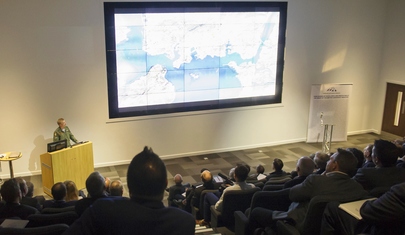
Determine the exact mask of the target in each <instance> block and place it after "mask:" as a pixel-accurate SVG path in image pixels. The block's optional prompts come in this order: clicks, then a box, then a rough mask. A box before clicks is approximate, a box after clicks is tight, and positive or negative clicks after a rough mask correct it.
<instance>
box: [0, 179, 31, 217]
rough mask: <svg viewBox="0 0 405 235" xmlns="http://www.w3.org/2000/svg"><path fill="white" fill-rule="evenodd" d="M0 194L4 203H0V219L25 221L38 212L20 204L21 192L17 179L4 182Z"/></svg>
mask: <svg viewBox="0 0 405 235" xmlns="http://www.w3.org/2000/svg"><path fill="white" fill-rule="evenodd" d="M0 194H1V197H2V198H3V200H4V201H5V203H0V219H5V218H13V217H14V218H15V217H18V218H20V219H27V217H28V216H30V215H32V214H38V213H39V211H38V210H37V209H36V208H34V207H31V206H27V205H23V204H20V200H21V190H20V185H19V183H18V181H17V179H15V178H12V179H9V180H6V181H5V182H4V183H3V185H2V186H1V188H0Z"/></svg>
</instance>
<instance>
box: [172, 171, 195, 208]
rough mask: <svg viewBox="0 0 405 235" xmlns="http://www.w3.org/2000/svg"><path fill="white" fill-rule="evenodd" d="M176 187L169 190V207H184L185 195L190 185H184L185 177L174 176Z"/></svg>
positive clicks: (173, 186)
mask: <svg viewBox="0 0 405 235" xmlns="http://www.w3.org/2000/svg"><path fill="white" fill-rule="evenodd" d="M174 183H175V184H174V185H172V186H171V187H170V188H169V196H168V197H167V201H168V205H169V206H174V207H183V203H182V202H183V200H184V199H185V198H186V197H185V196H184V195H183V193H185V192H186V190H187V189H188V188H189V187H190V184H183V177H182V176H181V175H180V174H176V175H175V176H174Z"/></svg>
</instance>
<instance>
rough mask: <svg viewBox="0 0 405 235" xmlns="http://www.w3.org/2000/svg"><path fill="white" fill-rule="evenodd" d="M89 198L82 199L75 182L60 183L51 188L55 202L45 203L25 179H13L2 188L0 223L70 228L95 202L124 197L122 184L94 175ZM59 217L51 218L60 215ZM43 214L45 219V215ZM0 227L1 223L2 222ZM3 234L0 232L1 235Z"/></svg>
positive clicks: (89, 181) (90, 180)
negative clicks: (19, 222)
mask: <svg viewBox="0 0 405 235" xmlns="http://www.w3.org/2000/svg"><path fill="white" fill-rule="evenodd" d="M86 187H87V190H88V193H89V195H88V196H89V197H86V195H83V196H84V198H83V197H81V196H79V192H78V190H77V188H76V185H75V183H74V182H73V181H65V182H63V183H62V182H58V183H56V184H54V185H53V186H52V189H51V194H52V196H53V199H51V200H45V197H43V196H36V197H33V184H32V183H31V182H26V181H25V180H24V179H23V178H21V177H18V178H12V179H9V180H7V181H5V182H4V184H3V185H2V186H1V189H0V194H1V196H2V199H3V200H2V202H1V204H0V221H4V220H5V219H8V218H12V219H14V220H15V219H22V220H28V221H29V223H28V224H27V225H26V226H27V227H37V226H42V225H51V224H54V223H66V224H67V225H70V224H71V223H73V222H74V221H75V220H76V219H77V218H78V217H79V215H81V214H82V213H83V212H84V211H85V210H86V209H87V208H88V207H89V206H90V205H91V204H92V203H93V202H94V201H95V200H96V199H98V198H102V197H106V196H108V195H109V196H122V195H123V192H124V191H123V185H122V183H121V181H119V180H114V181H112V182H110V181H109V179H108V178H104V177H102V176H101V174H100V173H99V172H93V173H92V174H90V176H89V177H88V178H87V180H86ZM38 199H40V200H38ZM59 212H60V214H57V215H50V214H53V213H59ZM41 214H43V215H44V216H42V215H41ZM0 224H1V222H0ZM0 234H1V233H0Z"/></svg>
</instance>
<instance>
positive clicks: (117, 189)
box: [110, 180, 124, 197]
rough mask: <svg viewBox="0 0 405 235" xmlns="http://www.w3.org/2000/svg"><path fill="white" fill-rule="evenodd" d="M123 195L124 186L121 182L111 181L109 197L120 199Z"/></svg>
mask: <svg viewBox="0 0 405 235" xmlns="http://www.w3.org/2000/svg"><path fill="white" fill-rule="evenodd" d="M123 194H124V185H122V182H121V180H113V181H112V182H111V184H110V196H116V197H122V195H123Z"/></svg>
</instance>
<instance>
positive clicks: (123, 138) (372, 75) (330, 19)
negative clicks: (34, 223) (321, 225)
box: [0, 0, 405, 177]
mask: <svg viewBox="0 0 405 235" xmlns="http://www.w3.org/2000/svg"><path fill="white" fill-rule="evenodd" d="M288 2H289V6H288V19H287V46H286V57H285V70H284V87H283V97H282V105H275V106H264V107H256V108H242V109H229V110H224V112H212V113H208V114H203V113H202V114H201V113H193V114H190V115H185V116H173V117H166V118H151V119H143V120H135V121H126V122H115V123H110V122H108V104H107V79H106V66H105V52H104V50H105V46H104V26H103V23H104V21H103V20H104V19H103V1H101V0H86V1H82V0H70V1H62V0H38V1H24V0H2V1H1V2H0V35H1V36H0V92H1V93H0V97H1V98H0V153H1V152H6V151H21V152H22V153H23V158H21V159H19V160H17V161H15V162H14V171H15V173H16V175H30V174H40V159H39V155H40V154H41V153H44V152H45V151H46V143H48V142H51V138H52V133H53V131H54V129H55V128H56V127H57V125H56V120H57V119H58V118H59V117H64V118H65V119H66V121H67V123H68V126H69V127H70V128H71V130H72V131H73V133H74V134H75V135H76V137H77V138H78V139H79V140H91V141H93V147H94V161H95V166H96V167H99V166H105V165H112V164H120V163H127V162H129V161H130V159H132V157H133V156H134V155H135V154H136V153H137V152H139V151H140V150H141V149H142V148H143V146H144V145H149V146H152V147H153V149H154V150H155V152H156V153H158V154H159V155H161V156H162V157H163V158H170V157H179V156H187V155H190V154H197V153H208V152H214V151H227V150H232V149H242V148H249V147H258V146H264V145H274V144H280V143H291V142H297V141H304V140H305V137H306V132H307V122H308V110H309V98H310V97H309V96H310V88H311V84H316V83H353V84H354V86H353V95H352V99H351V101H350V108H349V126H348V131H349V133H361V132H368V131H377V132H378V131H379V130H380V126H381V120H379V117H375V116H374V115H373V114H374V111H371V107H370V106H371V105H372V102H370V101H371V100H373V99H374V96H375V92H374V91H373V89H370V88H379V86H380V85H381V84H380V83H381V82H379V78H380V77H379V75H380V71H381V67H380V64H381V59H380V58H381V55H382V53H383V41H384V32H385V31H384V27H385V26H386V24H385V19H386V16H385V13H386V10H387V7H388V4H387V3H386V1H383V0H356V1H353V0H342V1H325V0H291V1H288ZM400 2H401V1H400V0H398V1H396V4H400ZM394 4H395V3H392V4H389V7H391V8H396V7H395V6H392V5H394ZM402 5H403V4H402ZM401 7H402V10H399V9H398V10H397V11H404V10H403V9H404V8H405V7H404V6H401ZM399 15H400V12H398V17H399ZM392 17H393V16H392ZM392 17H391V18H392ZM391 18H389V20H393V19H391ZM391 28H392V29H391ZM388 30H391V31H393V32H396V30H397V28H394V27H389V29H388ZM392 40H396V39H392ZM398 44H399V43H398ZM401 47H402V49H403V47H404V46H403V45H401ZM388 50H389V51H395V48H390V47H389V48H388ZM397 53H398V55H399V53H400V52H397ZM402 54H403V53H402ZM384 55H385V58H386V60H385V61H387V62H386V64H389V60H390V58H389V56H388V55H386V54H384ZM387 57H388V58H387ZM402 61H403V60H402ZM403 67H404V66H402V68H401V69H403ZM386 70H390V68H386V69H385V70H383V71H386ZM386 73H389V72H388V71H387V72H386ZM381 89H382V88H381ZM381 109H382V107H381ZM8 175H9V171H8V166H7V165H6V164H5V163H2V171H1V173H0V177H7V176H8Z"/></svg>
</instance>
